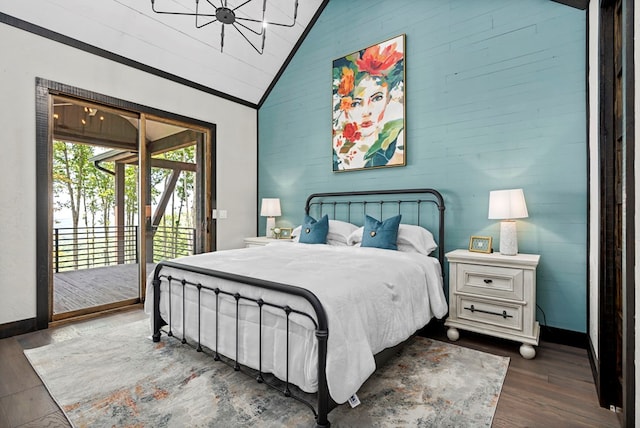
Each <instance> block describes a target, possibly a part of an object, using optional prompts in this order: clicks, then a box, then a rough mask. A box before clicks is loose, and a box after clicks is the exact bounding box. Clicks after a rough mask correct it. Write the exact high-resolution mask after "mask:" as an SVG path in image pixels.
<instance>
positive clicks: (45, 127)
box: [35, 78, 216, 330]
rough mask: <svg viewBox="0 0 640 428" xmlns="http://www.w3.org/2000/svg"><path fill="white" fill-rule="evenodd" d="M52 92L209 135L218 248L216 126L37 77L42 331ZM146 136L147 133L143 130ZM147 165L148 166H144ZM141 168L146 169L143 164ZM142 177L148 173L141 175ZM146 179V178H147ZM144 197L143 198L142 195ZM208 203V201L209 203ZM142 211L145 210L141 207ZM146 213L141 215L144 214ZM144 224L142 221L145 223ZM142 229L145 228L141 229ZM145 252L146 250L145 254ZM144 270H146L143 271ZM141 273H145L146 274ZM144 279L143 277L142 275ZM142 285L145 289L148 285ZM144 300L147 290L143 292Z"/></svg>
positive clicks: (210, 226) (46, 301)
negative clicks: (175, 123)
mask: <svg viewBox="0 0 640 428" xmlns="http://www.w3.org/2000/svg"><path fill="white" fill-rule="evenodd" d="M52 95H60V96H67V97H71V98H75V99H80V100H86V101H88V102H91V103H96V104H102V105H105V106H108V107H113V108H116V109H119V110H124V111H129V112H132V113H135V114H138V115H140V116H143V117H144V115H148V116H149V117H151V116H153V117H155V118H162V119H163V120H171V121H176V122H180V123H183V124H185V125H187V126H191V127H194V128H198V129H200V130H202V132H203V133H205V135H207V136H208V141H206V142H205V144H204V145H205V147H207V148H208V149H206V150H205V159H210V161H211V163H210V165H212V166H213V167H212V168H211V171H210V176H209V177H206V180H205V181H207V182H208V183H210V185H209V186H207V189H206V190H205V198H208V201H209V203H210V204H211V205H210V206H209V208H208V209H207V211H205V214H204V219H203V225H202V227H205V228H207V230H209V239H208V241H209V242H207V243H205V245H204V248H205V249H209V251H215V249H216V248H215V245H216V221H215V220H214V219H212V218H211V212H212V210H213V209H215V201H216V197H215V195H216V171H215V170H216V158H215V153H216V125H215V124H212V123H209V122H204V121H200V120H197V119H193V118H189V117H185V116H181V115H178V114H175V113H170V112H167V111H163V110H159V109H155V108H151V107H148V106H144V105H141V104H136V103H132V102H129V101H125V100H121V99H118V98H114V97H111V96H107V95H103V94H99V93H96V92H92V91H88V90H84V89H81V88H76V87H73V86H69V85H65V84H62V83H58V82H55V81H50V80H47V79H42V78H36V225H35V226H36V329H37V330H41V329H45V328H47V327H48V326H49V323H50V322H51V321H52V310H51V309H52V304H53V302H52V299H51V297H50V290H51V285H52V282H53V275H52V261H51V259H52V258H51V254H52V238H51V225H52V222H53V221H52V220H53V215H52V213H53V210H52V206H51V203H52V202H51V195H52V190H51V189H52V187H51V186H52V183H51V180H50V177H51V156H52V150H51V147H52V144H51V141H52V137H53V120H52V117H53V111H52V104H51V103H50V97H51V96H52ZM142 122H144V120H143V121H142ZM140 134H142V137H144V132H140V133H139V138H140ZM142 167H144V165H142ZM139 168H140V170H141V171H142V170H143V169H142V168H141V167H140V166H139ZM139 175H140V176H142V175H144V174H139ZM143 180H144V179H143ZM139 200H140V198H139ZM205 206H206V204H205ZM139 211H140V212H141V211H143V210H139ZM144 214H145V213H141V214H140V215H142V216H144ZM141 224H142V223H141ZM141 229H142V228H141ZM141 254H143V253H141ZM142 271H143V272H144V269H143V270H142ZM143 272H141V273H143ZM140 279H142V278H140ZM140 284H141V291H144V286H143V285H142V282H140ZM140 296H141V299H140V300H142V301H143V300H144V293H141V295H140Z"/></svg>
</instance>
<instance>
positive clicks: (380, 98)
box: [332, 35, 406, 171]
mask: <svg viewBox="0 0 640 428" xmlns="http://www.w3.org/2000/svg"><path fill="white" fill-rule="evenodd" d="M332 147H333V170H334V171H345V170H354V169H366V168H375V167H383V166H402V165H405V164H406V161H405V144H404V35H400V36H398V37H395V38H393V39H390V40H387V41H385V42H382V43H379V44H376V45H373V46H371V47H369V48H366V49H363V50H361V51H358V52H354V53H352V54H350V55H347V56H345V57H342V58H339V59H337V60H335V61H333V139H332Z"/></svg>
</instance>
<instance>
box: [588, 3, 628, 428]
mask: <svg viewBox="0 0 640 428" xmlns="http://www.w3.org/2000/svg"><path fill="white" fill-rule="evenodd" d="M615 3H616V2H615V0H602V1H601V2H600V23H599V40H600V47H599V58H600V61H601V62H600V82H601V83H600V112H601V113H600V118H599V120H600V127H599V128H600V134H599V140H600V142H599V146H600V149H599V157H600V165H601V166H600V171H599V172H598V174H599V179H600V183H601V184H600V186H601V187H600V192H601V193H600V197H601V208H600V227H601V231H602V232H601V234H600V266H601V268H600V277H599V278H598V282H599V287H598V289H599V296H598V297H599V307H598V359H597V362H596V367H595V370H594V375H595V377H596V379H595V383H596V388H597V392H598V397H599V401H600V405H601V406H603V407H609V406H610V405H615V406H618V405H622V412H623V414H622V420H623V425H624V426H629V427H631V426H634V421H635V387H636V385H635V363H634V359H635V314H636V308H635V275H634V266H635V222H634V219H635V171H634V152H635V133H634V129H635V112H634V93H635V92H634V91H635V88H634V70H635V66H634V60H633V58H634V41H633V38H634V32H633V27H634V22H633V15H634V4H633V3H634V1H633V0H621V7H622V41H621V50H622V55H623V63H622V73H623V86H624V89H623V91H622V93H621V94H620V96H622V97H623V103H622V112H621V114H622V117H623V123H624V127H623V129H621V130H620V132H622V133H623V135H624V136H625V137H624V147H623V164H622V170H623V171H622V174H623V177H622V179H623V186H624V187H625V191H624V194H625V199H624V201H623V212H622V217H623V218H622V223H623V239H624V243H623V254H622V258H621V260H622V268H623V272H622V284H621V287H622V296H623V304H622V307H623V321H622V330H623V331H622V340H623V345H622V355H621V356H622V371H623V380H622V391H621V395H622V397H618V391H616V387H615V383H614V382H613V379H615V377H616V356H615V353H612V351H611V350H612V349H615V348H616V342H615V340H616V326H615V320H614V316H615V293H616V290H615V288H614V287H615V263H614V262H615V255H614V254H615V253H614V251H615V243H614V240H613V229H614V224H613V212H614V211H613V209H614V205H615V188H614V186H615V177H614V163H615V159H614V155H615V148H614V147H615V146H614V141H613V135H614V134H613V130H614V128H615V118H614V105H615V95H616V94H615V87H614V82H613V79H612V76H613V75H614V73H615V70H614V64H613V50H614V48H615V41H614V37H613V34H614V25H613V23H614V14H615Z"/></svg>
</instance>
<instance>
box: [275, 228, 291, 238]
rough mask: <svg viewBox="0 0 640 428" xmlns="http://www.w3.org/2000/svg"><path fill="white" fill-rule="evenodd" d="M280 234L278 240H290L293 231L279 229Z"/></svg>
mask: <svg viewBox="0 0 640 428" xmlns="http://www.w3.org/2000/svg"><path fill="white" fill-rule="evenodd" d="M279 229H280V234H279V235H278V239H291V238H292V236H291V232H293V229H292V228H290V227H280V228H279Z"/></svg>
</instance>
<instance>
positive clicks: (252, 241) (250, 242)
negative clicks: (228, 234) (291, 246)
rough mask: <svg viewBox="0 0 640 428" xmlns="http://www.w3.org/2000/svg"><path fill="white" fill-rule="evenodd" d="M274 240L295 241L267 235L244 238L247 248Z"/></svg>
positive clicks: (260, 245)
mask: <svg viewBox="0 0 640 428" xmlns="http://www.w3.org/2000/svg"><path fill="white" fill-rule="evenodd" d="M272 242H293V240H292V239H276V238H267V237H266V236H255V237H252V238H244V246H245V248H249V247H262V246H263V245H267V244H270V243H272Z"/></svg>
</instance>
